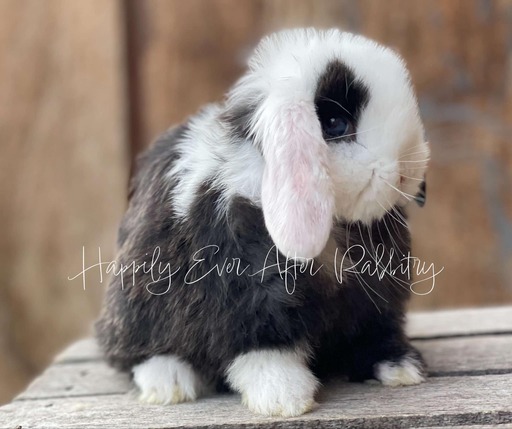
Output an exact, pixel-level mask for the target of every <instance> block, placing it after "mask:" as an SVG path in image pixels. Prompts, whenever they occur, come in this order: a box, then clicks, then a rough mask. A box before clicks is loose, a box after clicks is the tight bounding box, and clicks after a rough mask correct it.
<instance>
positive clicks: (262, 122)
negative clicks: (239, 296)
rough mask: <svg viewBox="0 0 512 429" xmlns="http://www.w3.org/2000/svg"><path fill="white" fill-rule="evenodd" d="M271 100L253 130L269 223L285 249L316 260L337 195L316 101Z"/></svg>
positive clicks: (265, 104)
mask: <svg viewBox="0 0 512 429" xmlns="http://www.w3.org/2000/svg"><path fill="white" fill-rule="evenodd" d="M280 101H281V100H267V102H266V103H263V105H262V106H261V107H260V111H259V112H258V113H259V114H258V115H257V117H258V119H257V121H256V122H257V123H255V124H254V125H255V129H257V130H258V131H259V132H257V133H256V134H258V139H257V140H258V143H259V144H260V145H261V150H262V153H263V157H264V159H265V170H264V173H263V180H262V191H261V200H262V206H263V214H264V217H265V224H266V226H267V229H268V231H269V233H270V235H271V237H272V239H273V240H274V243H275V244H276V246H277V248H278V249H279V251H280V252H281V253H283V254H284V255H285V256H287V257H290V258H313V257H316V256H318V254H319V253H320V252H321V251H322V250H323V248H324V247H325V245H326V243H327V240H328V239H329V235H330V231H331V228H332V218H333V214H334V194H333V189H332V183H331V178H330V176H329V168H328V162H329V160H328V151H327V144H326V142H325V141H324V139H323V136H322V131H321V128H320V123H319V121H318V118H317V115H316V111H315V107H314V104H313V103H312V102H308V101H305V100H298V101H294V102H290V101H289V100H288V101H286V102H284V101H282V102H280Z"/></svg>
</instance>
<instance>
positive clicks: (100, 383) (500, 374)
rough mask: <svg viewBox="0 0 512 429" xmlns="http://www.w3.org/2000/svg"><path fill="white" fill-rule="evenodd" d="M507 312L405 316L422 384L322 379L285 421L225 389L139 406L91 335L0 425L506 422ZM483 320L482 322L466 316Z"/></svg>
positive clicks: (511, 394) (511, 388) (511, 400)
mask: <svg viewBox="0 0 512 429" xmlns="http://www.w3.org/2000/svg"><path fill="white" fill-rule="evenodd" d="M511 311H512V307H508V308H494V309H480V310H462V311H443V312H433V313H430V314H429V313H421V314H411V315H410V317H409V321H410V325H409V332H410V333H411V334H416V337H417V338H418V339H416V340H414V344H415V345H416V346H417V347H418V348H419V349H420V351H421V352H422V353H423V355H424V357H425V359H426V361H427V364H428V366H429V378H428V380H427V382H426V383H424V384H422V385H419V386H410V387H402V388H389V387H383V386H381V385H379V384H378V383H376V382H367V383H347V382H345V381H342V380H341V379H332V380H328V381H325V382H324V386H323V387H322V389H321V390H320V392H319V394H318V395H317V401H318V406H317V408H316V409H315V410H314V411H313V412H311V413H309V414H306V415H304V416H301V417H297V418H293V419H278V418H277V419H276V418H265V417H261V416H256V415H253V414H252V413H250V412H249V411H247V410H246V409H245V408H244V407H242V406H241V405H240V398H239V396H238V395H234V394H223V395H220V394H216V395H210V396H207V397H204V398H200V399H199V400H198V401H196V402H194V403H186V404H179V405H175V406H151V405H145V404H141V403H139V402H138V401H137V390H136V389H135V387H134V385H133V383H132V382H131V381H130V378H129V376H128V374H120V373H118V372H116V371H115V370H113V369H112V368H110V367H109V366H107V365H106V363H104V362H103V361H102V359H101V354H100V352H99V349H98V347H97V344H96V343H95V341H94V340H93V339H90V338H89V339H84V340H82V341H79V342H77V343H75V344H73V345H72V346H71V347H69V348H68V349H67V350H65V351H64V352H63V353H61V354H60V355H59V356H57V358H56V360H55V363H54V364H53V365H52V366H50V367H49V368H48V369H47V370H46V371H45V372H44V373H43V374H42V375H41V376H40V377H39V378H37V379H36V380H34V382H33V383H32V384H31V385H30V386H29V388H28V389H27V390H26V391H25V392H23V393H22V394H21V395H19V396H18V397H17V398H16V400H15V401H14V402H12V403H11V404H8V405H6V406H4V407H1V408H0V428H4V427H5V428H13V427H17V426H21V427H23V428H24V429H27V428H61V427H66V428H67V427H69V428H86V427H87V428H99V427H105V425H107V426H109V427H116V428H128V427H130V428H145V427H151V428H158V429H163V428H174V427H209V428H221V427H222V428H224V429H226V428H237V427H240V426H243V427H245V428H274V427H282V428H316V427H326V428H337V427H341V426H343V427H347V428H384V429H386V428H405V427H411V426H413V427H419V426H421V427H430V428H439V429H440V428H447V427H454V426H457V427H460V426H463V425H469V426H470V427H471V429H475V428H477V427H482V428H484V427H485V426H486V425H487V427H490V426H491V427H492V425H498V424H499V425H500V428H501V429H505V428H507V429H510V426H511V425H512V333H511V332H510V331H509V326H508V315H510V312H511ZM483 318H485V320H486V322H485V329H482V326H478V324H476V323H473V322H470V321H471V320H472V319H473V320H474V321H477V320H482V319H483ZM412 320H415V322H414V323H412V322H411V321H412ZM420 322H421V323H420ZM415 326H416V327H420V328H421V329H417V328H416V327H415ZM443 326H444V327H445V330H443ZM429 327H430V330H429ZM456 327H459V328H458V329H456ZM462 327H464V330H462V329H460V328H462Z"/></svg>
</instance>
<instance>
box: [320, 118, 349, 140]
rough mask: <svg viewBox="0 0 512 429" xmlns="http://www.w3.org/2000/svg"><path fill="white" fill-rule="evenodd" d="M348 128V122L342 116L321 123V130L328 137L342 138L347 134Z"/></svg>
mask: <svg viewBox="0 0 512 429" xmlns="http://www.w3.org/2000/svg"><path fill="white" fill-rule="evenodd" d="M349 127H350V124H349V122H348V121H347V120H346V119H345V118H344V117H342V116H333V117H331V118H329V119H327V120H326V121H324V122H323V123H322V129H323V131H324V133H325V134H326V135H327V136H329V137H342V136H344V135H345V134H348V129H349Z"/></svg>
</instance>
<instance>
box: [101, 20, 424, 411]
mask: <svg viewBox="0 0 512 429" xmlns="http://www.w3.org/2000/svg"><path fill="white" fill-rule="evenodd" d="M428 156H429V148H428V144H427V143H426V142H425V140H424V131H423V126H422V122H421V120H420V117H419V113H418V106H417V101H416V97H415V95H414V92H413V90H412V87H411V83H410V78H409V74H408V71H407V69H406V67H405V65H404V62H403V61H402V59H401V58H400V57H399V56H398V55H397V54H396V53H395V52H393V51H392V50H390V49H388V48H385V47H382V46H380V45H378V44H377V43H375V42H373V41H371V40H368V39H366V38H363V37H361V36H355V35H352V34H349V33H344V32H340V31H338V30H328V31H317V30H314V29H297V30H287V31H282V32H279V33H276V34H273V35H271V36H269V37H266V38H264V39H263V40H262V41H261V42H260V44H259V46H258V47H257V49H256V51H255V53H254V54H253V55H252V57H251V59H250V61H249V69H248V71H247V73H246V74H245V75H244V76H243V77H242V78H241V79H240V80H239V81H238V82H237V83H236V84H235V86H234V87H233V88H232V89H231V91H230V92H229V93H228V95H227V98H226V100H225V102H224V103H221V104H214V105H209V106H207V107H205V108H204V109H203V110H202V111H201V112H200V113H198V114H197V115H195V116H193V117H192V118H190V119H189V120H188V121H187V122H186V123H185V124H183V125H181V126H179V127H176V128H173V129H170V130H169V131H168V132H167V133H166V134H164V135H163V136H162V137H161V138H160V139H159V140H158V141H156V142H155V143H154V144H153V145H152V147H150V148H149V149H148V150H147V151H146V152H145V153H144V154H143V155H142V157H141V158H140V159H139V163H138V170H137V173H136V175H135V176H134V178H133V180H132V183H131V188H130V204H129V208H128V210H127V212H126V214H125V216H124V218H123V221H122V224H121V227H120V231H119V240H118V245H119V253H118V259H117V262H118V263H119V264H123V265H124V266H125V268H127V269H126V271H125V272H124V275H117V276H114V277H113V279H112V281H111V283H110V285H109V288H108V291H107V294H106V299H105V305H104V308H103V312H102V315H101V317H100V320H99V321H98V322H97V325H96V328H97V335H98V339H99V342H100V345H101V347H102V349H103V350H104V352H105V354H106V356H107V358H108V360H109V362H110V363H111V364H113V365H114V366H116V367H118V368H120V369H121V370H126V371H132V372H133V378H134V381H135V383H136V385H137V386H138V388H139V389H140V391H141V399H142V400H143V401H146V402H152V403H162V404H170V403H177V402H181V401H189V400H194V399H196V398H197V397H198V396H200V395H201V394H202V393H203V392H205V391H206V390H207V389H208V388H210V387H211V386H217V387H219V386H224V387H226V386H227V387H228V388H230V389H232V390H234V391H237V392H239V393H241V395H242V400H243V402H244V404H246V405H247V406H248V407H249V408H250V409H251V410H253V411H254V412H257V413H261V414H265V415H281V416H295V415H300V414H302V413H305V412H307V411H308V410H310V409H311V408H312V407H313V405H314V404H315V402H314V396H315V393H316V391H317V389H318V387H319V381H318V379H319V377H321V376H323V375H324V374H329V373H331V372H332V371H340V372H342V373H345V374H347V375H348V376H349V378H350V379H351V380H365V379H369V378H376V379H378V380H380V381H381V382H382V383H383V384H385V385H390V386H397V385H410V384H417V383H420V382H422V381H423V380H424V364H423V361H422V359H421V356H420V355H419V353H418V352H417V351H416V350H415V349H414V348H413V347H412V346H411V345H410V343H409V341H408V339H407V338H406V336H405V334H404V314H405V305H406V302H407V300H408V298H409V295H410V293H411V291H410V288H409V285H410V279H409V276H408V273H407V270H403V269H402V270H393V271H392V270H390V269H388V270H384V274H385V275H377V274H375V272H371V270H364V269H361V267H363V265H364V264H366V266H367V267H368V266H370V265H371V264H373V265H374V266H380V267H381V268H384V265H385V264H387V263H388V262H387V261H388V260H390V262H389V263H390V265H389V266H392V265H393V264H394V266H399V265H400V264H401V263H402V264H403V262H402V261H403V260H402V258H403V256H404V255H407V254H408V252H409V250H410V236H409V231H408V228H407V223H406V213H405V211H404V206H405V204H406V203H407V202H408V201H409V200H411V199H413V196H416V195H417V194H418V193H419V192H420V186H421V183H422V180H423V177H424V174H425V169H426V166H427V160H428ZM382 250H384V251H385V252H384V254H385V255H387V257H386V258H387V259H385V261H384V258H379V257H378V256H376V255H379V254H380V253H382ZM144 263H146V265H144ZM234 267H235V268H236V269H235V268H234ZM337 267H338V268H337ZM291 268H292V269H291ZM340 268H341V269H340ZM380 272H382V270H381V271H380Z"/></svg>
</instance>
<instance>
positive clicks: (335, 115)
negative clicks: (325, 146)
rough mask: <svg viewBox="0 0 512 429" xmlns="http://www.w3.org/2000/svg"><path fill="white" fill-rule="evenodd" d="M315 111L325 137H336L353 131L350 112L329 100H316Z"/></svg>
mask: <svg viewBox="0 0 512 429" xmlns="http://www.w3.org/2000/svg"><path fill="white" fill-rule="evenodd" d="M316 111H317V115H318V119H319V120H320V125H321V126H322V132H323V134H324V138H325V139H333V140H334V139H336V138H341V137H343V136H346V135H348V134H353V133H354V127H353V125H352V122H351V121H350V119H349V116H350V114H349V113H348V112H346V111H345V110H344V109H343V107H342V106H341V105H339V104H338V103H337V102H333V101H331V100H321V101H319V102H317V105H316Z"/></svg>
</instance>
